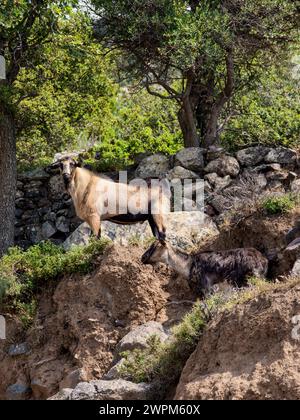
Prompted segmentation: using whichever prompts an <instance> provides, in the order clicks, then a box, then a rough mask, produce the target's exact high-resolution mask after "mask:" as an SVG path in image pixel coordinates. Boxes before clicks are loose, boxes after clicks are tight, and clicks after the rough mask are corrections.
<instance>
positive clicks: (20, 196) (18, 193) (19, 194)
mask: <svg viewBox="0 0 300 420" xmlns="http://www.w3.org/2000/svg"><path fill="white" fill-rule="evenodd" d="M23 197H24V192H23V191H20V190H17V191H16V200H18V199H19V198H23Z"/></svg>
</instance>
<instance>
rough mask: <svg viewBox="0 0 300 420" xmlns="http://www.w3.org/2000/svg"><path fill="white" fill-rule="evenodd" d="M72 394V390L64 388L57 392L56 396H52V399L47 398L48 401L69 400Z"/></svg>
mask: <svg viewBox="0 0 300 420" xmlns="http://www.w3.org/2000/svg"><path fill="white" fill-rule="evenodd" d="M72 392H73V389H72V388H65V389H62V390H61V391H59V392H58V393H57V394H55V395H53V397H51V398H48V400H54V401H55V400H57V401H59V400H69V399H70V397H71V394H72Z"/></svg>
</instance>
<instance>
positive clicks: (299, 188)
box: [291, 179, 300, 194]
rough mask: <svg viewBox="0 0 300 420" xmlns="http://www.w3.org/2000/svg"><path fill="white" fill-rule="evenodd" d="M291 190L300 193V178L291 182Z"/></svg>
mask: <svg viewBox="0 0 300 420" xmlns="http://www.w3.org/2000/svg"><path fill="white" fill-rule="evenodd" d="M291 192H292V193H293V194H300V179H295V181H293V182H292V183H291Z"/></svg>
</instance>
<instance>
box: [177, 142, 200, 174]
mask: <svg viewBox="0 0 300 420" xmlns="http://www.w3.org/2000/svg"><path fill="white" fill-rule="evenodd" d="M175 165H176V166H182V167H183V168H186V169H189V170H191V171H196V172H200V171H202V170H203V168H204V159H203V149H200V148H199V147H187V148H185V149H182V150H180V151H179V152H178V153H177V154H176V156H175Z"/></svg>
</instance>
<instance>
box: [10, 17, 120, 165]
mask: <svg viewBox="0 0 300 420" xmlns="http://www.w3.org/2000/svg"><path fill="white" fill-rule="evenodd" d="M58 26H59V33H58V34H57V35H56V36H55V38H54V39H53V40H52V42H49V43H47V44H45V45H43V46H42V48H41V51H40V53H39V57H38V60H37V62H36V64H35V65H33V66H31V67H29V68H28V67H27V68H23V69H22V70H21V73H20V74H19V77H18V79H17V81H16V83H15V86H14V88H15V95H16V96H17V97H19V98H21V99H22V101H21V102H20V104H19V107H18V113H17V150H18V152H17V155H18V163H19V166H22V165H23V166H24V164H25V165H28V166H31V167H32V165H41V164H43V163H46V162H47V161H49V160H52V159H53V155H54V153H56V152H58V151H62V150H64V149H69V148H72V147H75V148H79V149H80V148H85V147H87V146H88V144H89V142H91V138H92V137H93V135H94V130H97V136H99V137H101V136H102V134H103V132H104V130H105V129H106V126H107V123H108V121H109V119H110V118H111V113H112V109H113V108H114V106H115V98H116V91H117V86H116V85H115V84H114V82H113V81H112V79H110V78H109V77H108V76H107V73H108V72H109V68H110V63H109V61H108V60H104V59H103V51H102V49H101V48H100V47H99V46H98V45H96V44H95V43H93V42H92V40H91V31H90V26H89V24H88V21H87V20H86V19H85V18H84V16H83V15H82V14H81V13H79V12H77V13H73V14H72V18H71V17H70V18H69V19H68V20H67V21H66V20H61V21H59V22H58Z"/></svg>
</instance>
